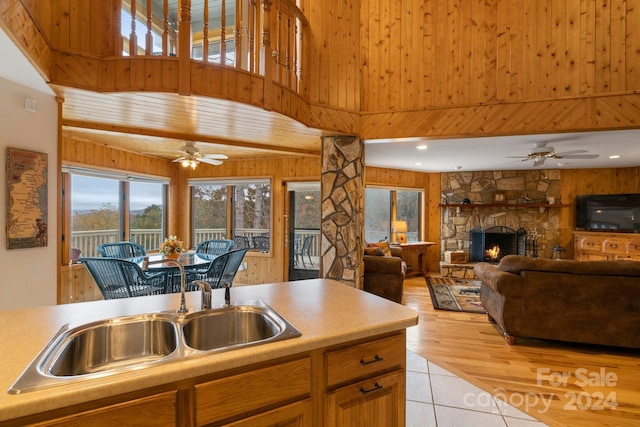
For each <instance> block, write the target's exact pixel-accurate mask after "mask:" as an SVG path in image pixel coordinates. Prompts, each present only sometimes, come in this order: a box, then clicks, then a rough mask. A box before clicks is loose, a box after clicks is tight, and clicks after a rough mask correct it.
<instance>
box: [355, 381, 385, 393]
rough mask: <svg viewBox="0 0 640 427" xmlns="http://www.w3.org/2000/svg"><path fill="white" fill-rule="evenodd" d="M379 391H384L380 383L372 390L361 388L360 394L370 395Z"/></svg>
mask: <svg viewBox="0 0 640 427" xmlns="http://www.w3.org/2000/svg"><path fill="white" fill-rule="evenodd" d="M378 390H382V386H381V385H380V384H378V383H375V384H374V385H373V388H370V389H365V388H364V387H360V393H362V394H369V393H373V392H374V391H378Z"/></svg>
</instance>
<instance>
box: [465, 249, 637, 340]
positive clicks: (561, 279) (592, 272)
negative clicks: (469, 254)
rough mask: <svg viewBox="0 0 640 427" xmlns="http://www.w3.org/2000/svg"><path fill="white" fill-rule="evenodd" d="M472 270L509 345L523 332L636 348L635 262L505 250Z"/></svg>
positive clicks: (546, 336)
mask: <svg viewBox="0 0 640 427" xmlns="http://www.w3.org/2000/svg"><path fill="white" fill-rule="evenodd" d="M474 272H475V274H476V276H477V277H478V278H479V279H480V280H482V285H481V288H480V299H481V300H482V304H483V305H484V308H485V309H486V310H487V313H488V315H489V318H490V319H492V320H494V321H495V322H496V323H497V324H498V326H499V327H500V328H501V329H502V332H503V334H504V337H505V340H506V341H507V342H508V343H509V344H515V342H516V340H517V338H518V337H528V338H540V339H550V340H559V341H569V342H577V343H587V344H600V345H608V346H619V347H630V348H640V262H637V261H623V260H620V261H589V262H581V261H573V260H549V259H541V258H527V257H523V256H519V255H508V256H505V257H504V258H502V260H501V261H500V263H499V264H498V265H495V264H489V263H484V262H483V263H478V264H476V266H475V267H474Z"/></svg>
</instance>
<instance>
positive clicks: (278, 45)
mask: <svg viewBox="0 0 640 427" xmlns="http://www.w3.org/2000/svg"><path fill="white" fill-rule="evenodd" d="M275 35H276V40H275V43H274V44H275V46H274V50H273V52H272V53H271V54H272V55H273V58H274V63H275V65H274V67H275V72H274V76H273V80H274V81H276V82H280V80H281V76H280V54H281V53H282V3H280V4H279V7H278V9H277V11H276V29H275Z"/></svg>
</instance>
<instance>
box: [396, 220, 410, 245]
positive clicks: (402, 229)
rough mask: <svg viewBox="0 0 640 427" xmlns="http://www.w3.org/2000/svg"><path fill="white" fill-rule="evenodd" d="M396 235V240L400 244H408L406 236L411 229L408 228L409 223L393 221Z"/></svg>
mask: <svg viewBox="0 0 640 427" xmlns="http://www.w3.org/2000/svg"><path fill="white" fill-rule="evenodd" d="M392 231H393V232H394V233H396V240H397V241H398V243H407V235H406V234H404V233H406V232H407V231H409V229H408V228H407V221H393V230H392Z"/></svg>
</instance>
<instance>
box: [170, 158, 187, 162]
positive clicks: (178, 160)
mask: <svg viewBox="0 0 640 427" xmlns="http://www.w3.org/2000/svg"><path fill="white" fill-rule="evenodd" d="M183 160H187V158H186V157H178V158H177V159H175V160H171V161H172V162H181V161H183Z"/></svg>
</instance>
